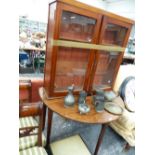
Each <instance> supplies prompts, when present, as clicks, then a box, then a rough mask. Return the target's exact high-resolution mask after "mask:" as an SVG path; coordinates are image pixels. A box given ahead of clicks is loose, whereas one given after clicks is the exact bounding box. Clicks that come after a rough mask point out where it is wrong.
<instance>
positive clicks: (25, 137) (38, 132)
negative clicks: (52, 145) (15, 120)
mask: <svg viewBox="0 0 155 155" xmlns="http://www.w3.org/2000/svg"><path fill="white" fill-rule="evenodd" d="M29 116H33V117H34V116H39V124H38V126H27V127H25V128H20V129H19V131H22V130H25V129H29V130H31V131H33V132H28V133H25V132H24V133H22V132H21V133H20V134H19V137H20V138H19V151H20V152H19V154H20V155H29V154H33V155H47V153H46V150H45V149H44V147H43V145H45V139H44V140H43V141H42V139H43V137H42V127H43V104H42V103H41V102H36V103H35V104H31V103H23V104H20V105H19V117H20V118H21V117H22V118H24V117H29ZM34 131H35V132H34Z"/></svg>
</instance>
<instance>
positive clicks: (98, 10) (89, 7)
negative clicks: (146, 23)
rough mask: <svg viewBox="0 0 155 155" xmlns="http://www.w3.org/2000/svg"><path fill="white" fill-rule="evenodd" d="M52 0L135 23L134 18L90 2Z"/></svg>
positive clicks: (52, 1) (52, 0)
mask: <svg viewBox="0 0 155 155" xmlns="http://www.w3.org/2000/svg"><path fill="white" fill-rule="evenodd" d="M50 2H51V4H52V3H54V2H62V3H65V4H68V5H71V6H76V7H79V8H82V9H85V10H91V11H92V12H94V13H99V14H103V15H106V16H108V17H112V18H116V19H120V20H123V21H124V22H128V23H130V24H134V20H131V19H129V18H126V17H122V16H119V15H116V14H114V13H111V12H108V11H105V10H103V9H99V8H96V7H93V6H90V5H88V4H84V3H82V2H78V1H76V0H51V1H50Z"/></svg>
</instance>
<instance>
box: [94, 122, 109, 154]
mask: <svg viewBox="0 0 155 155" xmlns="http://www.w3.org/2000/svg"><path fill="white" fill-rule="evenodd" d="M106 126H107V125H103V124H102V128H101V131H100V135H99V138H98V141H97V144H96V148H95V152H94V155H97V153H98V151H99V148H100V145H101V143H102V139H103V136H104V133H105V130H106Z"/></svg>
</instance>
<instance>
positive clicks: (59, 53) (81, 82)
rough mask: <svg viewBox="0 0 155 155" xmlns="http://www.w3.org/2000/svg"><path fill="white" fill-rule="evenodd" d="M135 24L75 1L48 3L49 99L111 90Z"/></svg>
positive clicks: (47, 78) (47, 63) (47, 74)
mask: <svg viewBox="0 0 155 155" xmlns="http://www.w3.org/2000/svg"><path fill="white" fill-rule="evenodd" d="M133 23H134V21H132V20H130V19H127V18H124V17H121V16H118V15H115V14H112V13H109V12H107V11H104V10H101V9H98V8H95V7H91V6H89V5H86V4H83V3H81V2H77V1H75V0H69V1H68V0H53V1H52V2H51V3H50V4H49V15H48V28H47V46H46V63H45V75H44V88H45V90H46V94H47V96H48V98H53V97H60V96H65V95H66V93H67V86H70V85H72V84H74V86H75V91H74V94H75V95H76V94H78V93H79V91H81V90H85V91H87V93H89V94H91V93H93V92H94V90H95V89H96V88H101V89H104V90H105V89H113V86H114V82H115V78H116V75H117V72H118V69H119V66H120V64H121V62H122V58H123V54H124V51H125V47H126V45H127V42H128V38H129V35H130V31H131V27H132V25H133Z"/></svg>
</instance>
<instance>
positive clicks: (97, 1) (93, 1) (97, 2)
mask: <svg viewBox="0 0 155 155" xmlns="http://www.w3.org/2000/svg"><path fill="white" fill-rule="evenodd" d="M77 1H79V2H82V3H85V4H88V5H92V6H94V7H97V8H100V9H106V8H107V3H106V2H104V1H103V0H77Z"/></svg>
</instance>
